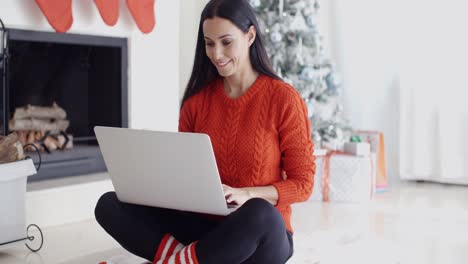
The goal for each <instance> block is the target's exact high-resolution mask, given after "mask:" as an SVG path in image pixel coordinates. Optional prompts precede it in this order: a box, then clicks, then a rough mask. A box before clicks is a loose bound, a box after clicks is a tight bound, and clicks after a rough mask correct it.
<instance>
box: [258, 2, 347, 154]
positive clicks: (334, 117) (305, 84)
mask: <svg viewBox="0 0 468 264" xmlns="http://www.w3.org/2000/svg"><path fill="white" fill-rule="evenodd" d="M249 1H250V5H251V6H252V7H253V8H254V10H255V12H256V15H257V18H258V22H259V26H260V29H259V30H260V31H261V32H262V33H263V35H264V37H265V42H266V49H267V52H268V54H269V56H270V59H271V61H272V64H273V69H274V70H275V71H276V72H277V73H278V74H279V75H280V77H282V78H283V80H284V81H286V82H288V83H290V84H291V85H292V86H293V87H294V88H296V89H297V90H298V92H299V93H300V94H301V96H302V98H303V99H304V101H305V103H306V105H307V107H308V112H309V118H310V120H311V124H312V126H313V128H312V131H313V134H312V138H313V140H314V143H315V145H316V147H322V146H323V147H327V148H332V149H337V148H339V147H340V146H341V145H342V144H343V143H344V142H345V141H348V139H349V135H350V133H351V128H350V127H349V125H348V122H347V120H345V119H344V118H343V115H342V110H343V107H342V105H341V103H340V101H339V95H340V91H341V81H340V77H339V75H338V74H337V72H336V69H335V65H334V64H333V63H332V62H331V61H330V60H329V59H327V58H325V53H324V49H323V46H322V39H323V37H322V36H321V34H320V31H319V28H318V25H317V22H318V11H319V4H318V2H317V0H315V1H314V0H249Z"/></svg>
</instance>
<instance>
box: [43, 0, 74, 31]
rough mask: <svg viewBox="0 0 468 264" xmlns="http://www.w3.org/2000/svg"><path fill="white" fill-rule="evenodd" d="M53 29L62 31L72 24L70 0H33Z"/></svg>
mask: <svg viewBox="0 0 468 264" xmlns="http://www.w3.org/2000/svg"><path fill="white" fill-rule="evenodd" d="M35 1H36V3H37V5H38V6H39V8H40V9H41V11H42V13H44V15H45V17H46V18H47V21H49V24H50V25H51V26H52V27H53V28H54V29H55V31H57V32H60V33H64V32H67V30H69V29H70V27H71V25H72V24H73V15H72V0H35Z"/></svg>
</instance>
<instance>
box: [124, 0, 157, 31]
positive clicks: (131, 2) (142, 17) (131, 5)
mask: <svg viewBox="0 0 468 264" xmlns="http://www.w3.org/2000/svg"><path fill="white" fill-rule="evenodd" d="M154 1H155V0H127V7H128V9H129V10H130V13H131V14H132V16H133V19H134V20H135V22H136V24H137V26H138V28H139V29H140V31H141V32H143V33H146V34H147V33H150V32H151V31H152V30H153V28H154V25H155V24H156V19H155V17H154Z"/></svg>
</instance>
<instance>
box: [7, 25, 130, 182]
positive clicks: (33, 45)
mask: <svg viewBox="0 0 468 264" xmlns="http://www.w3.org/2000/svg"><path fill="white" fill-rule="evenodd" d="M6 40H7V41H6V43H7V46H6V50H7V52H6V53H7V54H8V56H7V58H8V59H7V60H6V61H4V62H3V63H2V64H0V65H1V66H0V67H3V68H4V69H0V72H4V74H2V75H1V77H2V79H3V80H2V82H1V83H0V91H1V96H2V99H1V100H0V128H1V133H2V134H4V135H6V134H9V133H10V132H12V130H11V129H10V127H9V121H10V120H11V119H12V116H13V113H14V112H15V109H17V108H19V107H23V106H27V105H32V106H38V107H47V106H52V105H54V104H57V105H59V106H60V107H61V108H63V109H64V110H65V111H66V113H67V120H68V121H69V126H68V128H67V130H66V133H67V134H70V135H72V138H73V148H71V149H65V150H57V151H53V152H51V153H47V152H42V153H41V157H42V164H41V169H40V171H39V173H38V174H37V175H35V176H33V177H30V178H29V181H36V180H43V179H50V178H58V177H67V176H76V175H83V174H88V173H94V172H101V171H106V167H105V164H104V161H103V158H102V155H101V152H100V150H99V147H98V144H97V141H96V137H95V135H94V131H93V128H94V126H96V125H101V126H113V127H128V104H127V100H128V91H127V59H128V58H127V39H126V38H116V37H103V36H89V35H78V34H58V33H51V32H39V31H25V30H18V29H8V31H7V34H6ZM116 144H117V142H116ZM27 155H29V156H31V157H32V158H33V159H34V161H35V163H36V164H37V163H38V156H37V154H35V153H33V152H28V153H27Z"/></svg>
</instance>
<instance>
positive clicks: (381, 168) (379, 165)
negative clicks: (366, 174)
mask: <svg viewBox="0 0 468 264" xmlns="http://www.w3.org/2000/svg"><path fill="white" fill-rule="evenodd" d="M353 136H358V137H359V138H360V139H361V142H368V143H369V144H370V151H371V153H375V155H376V167H375V173H376V176H375V178H376V191H377V192H382V191H386V190H387V189H388V178H387V170H386V165H385V144H384V136H383V133H381V132H379V131H359V130H358V131H354V132H353Z"/></svg>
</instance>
